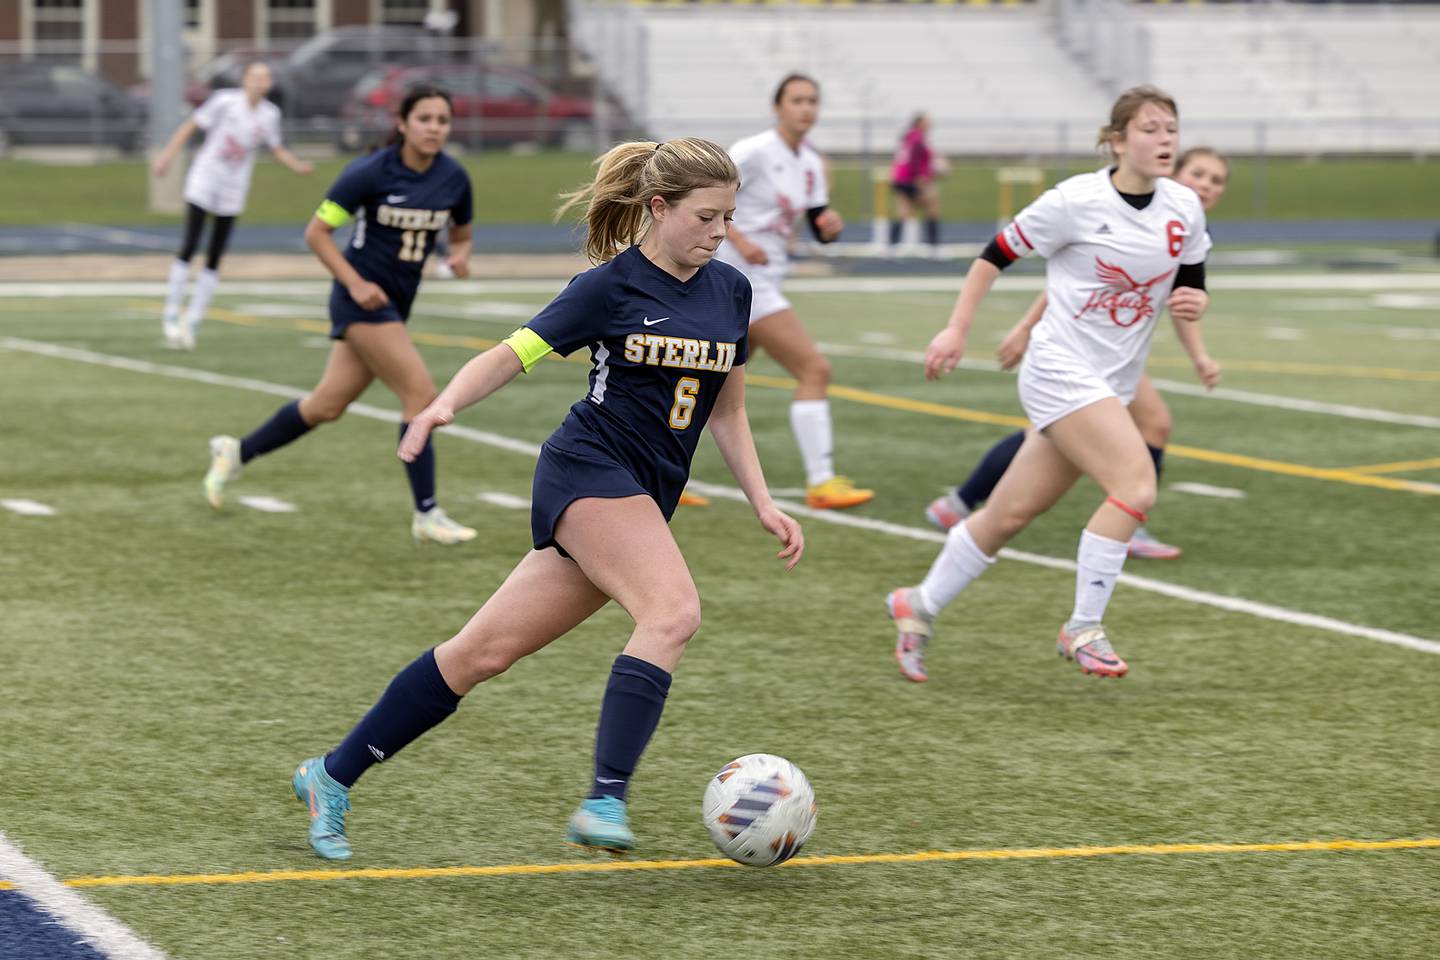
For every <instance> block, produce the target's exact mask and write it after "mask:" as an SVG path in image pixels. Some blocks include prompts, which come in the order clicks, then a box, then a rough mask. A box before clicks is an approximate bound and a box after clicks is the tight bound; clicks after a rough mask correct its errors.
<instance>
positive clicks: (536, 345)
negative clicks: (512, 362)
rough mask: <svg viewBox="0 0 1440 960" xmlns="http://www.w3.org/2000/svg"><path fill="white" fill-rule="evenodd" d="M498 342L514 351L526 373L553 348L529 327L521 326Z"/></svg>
mask: <svg viewBox="0 0 1440 960" xmlns="http://www.w3.org/2000/svg"><path fill="white" fill-rule="evenodd" d="M500 342H501V343H503V344H505V346H507V347H509V348H510V349H511V350H514V351H515V356H517V357H519V358H520V366H522V367H524V368H525V372H526V373H529V372H530V368H531V367H533V366H535V364H537V363H539V362H540V361H541V360H543V359H545V355H546V354H547V353H550V352H551V351H553V350H554V349H555V348H554V347H552V346H550V344H548V343H546V342H545V341H544V340H542V339H541V338H540V334H538V333H536V332H535V331H534V330H531V329H530V328H529V327H521V328H520V329H519V330H516V331H515V332H514V333H512V334H510V336H508V337H506V338H505V339H504V340H502V341H500Z"/></svg>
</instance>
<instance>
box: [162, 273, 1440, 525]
mask: <svg viewBox="0 0 1440 960" xmlns="http://www.w3.org/2000/svg"><path fill="white" fill-rule="evenodd" d="M137 304H141V305H145V306H155V305H156V304H155V303H153V302H151V301H137ZM210 313H211V315H212V316H214V317H216V318H217V319H219V320H222V321H224V322H226V323H237V324H242V325H244V326H252V327H253V326H263V327H278V328H282V329H283V328H287V327H289V328H294V329H298V330H306V331H312V332H319V333H326V332H328V331H329V330H330V326H329V324H325V323H321V322H319V321H316V320H271V319H269V318H265V317H255V316H251V315H250V314H246V313H238V312H236V311H234V310H226V309H223V308H211V311H210ZM411 337H412V338H413V339H414V340H415V341H416V342H417V343H424V344H429V345H432V346H439V347H468V348H470V349H472V350H488V349H489V348H490V347H493V346H495V344H496V343H498V342H499V341H496V340H486V339H484V338H481V337H460V336H452V335H449V334H443V333H425V332H422V331H415V332H412V333H411ZM549 358H550V359H568V360H569V361H570V362H572V363H583V364H586V365H587V366H588V365H589V363H590V361H589V360H588V359H586V358H584V357H582V356H581V355H580V354H578V353H575V354H571V356H570V357H569V358H561V357H556V356H555V355H554V354H550V355H549ZM745 382H746V383H747V384H754V385H755V386H759V387H768V388H771V389H775V390H794V389H795V381H794V380H791V379H790V378H788V377H771V376H766V375H764V374H758V373H748V372H747V373H746V375H745ZM830 396H832V397H837V398H839V399H841V400H850V401H852V402H854V403H863V404H866V405H868V406H873V407H885V408H887V409H890V410H903V411H906V412H909V413H922V414H926V415H928V416H932V417H945V418H947V419H951V420H966V421H969V422H971V423H984V424H989V425H992V426H1007V427H1024V426H1026V425H1027V423H1028V421H1027V420H1025V418H1024V417H1016V416H1010V415H1006V414H1001V413H988V412H986V411H984V410H972V409H970V408H968V407H955V406H951V405H949V404H944V403H934V402H931V401H929V400H912V399H911V398H909V397H897V396H894V395H892V394H888V393H876V392H875V391H873V390H861V389H858V388H856V387H843V386H836V385H834V384H831V386H830ZM1165 452H1166V453H1167V454H1168V455H1170V456H1172V457H1180V458H1181V459H1187V460H1201V461H1204V462H1206V463H1219V464H1224V465H1226V466H1231V467H1240V468H1242V469H1246V470H1256V471H1259V472H1261V473H1275V474H1280V475H1282V476H1289V477H1305V478H1307V479H1311V480H1329V481H1332V482H1335V483H1345V484H1350V485H1352V486H1358V487H1375V488H1378V489H1381V490H1400V491H1405V492H1407V493H1420V494H1425V495H1427V496H1436V495H1440V490H1437V489H1436V488H1435V485H1433V484H1426V483H1420V482H1417V481H1414V480H1397V479H1395V478H1393V477H1377V476H1370V475H1369V474H1368V473H1366V472H1362V471H1361V470H1353V469H1345V468H1330V467H1308V466H1305V465H1303V464H1298V463H1286V462H1285V461H1283V460H1267V459H1264V458H1262V457H1250V456H1245V455H1244V454H1238V453H1223V452H1221V451H1219V450H1206V449H1203V448H1201V447H1187V446H1182V445H1179V444H1171V445H1170V446H1168V447H1166V448H1165Z"/></svg>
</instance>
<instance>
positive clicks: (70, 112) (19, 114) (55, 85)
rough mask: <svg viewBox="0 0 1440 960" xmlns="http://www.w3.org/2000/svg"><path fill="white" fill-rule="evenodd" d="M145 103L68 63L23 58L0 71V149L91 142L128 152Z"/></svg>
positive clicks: (136, 143) (140, 135) (140, 137)
mask: <svg viewBox="0 0 1440 960" xmlns="http://www.w3.org/2000/svg"><path fill="white" fill-rule="evenodd" d="M145 118H146V106H145V104H144V102H143V101H140V100H137V99H135V98H133V97H131V96H129V95H127V94H126V93H125V92H124V91H123V90H121V89H120V88H118V87H116V86H114V85H112V84H110V83H108V82H106V81H105V80H102V79H101V78H100V77H98V76H96V75H95V74H93V73H86V72H85V71H84V70H82V69H80V68H79V67H77V66H75V65H74V64H69V63H56V62H54V61H48V60H28V61H23V62H20V63H13V64H10V65H9V66H8V67H6V68H5V69H3V70H0V153H3V152H4V151H5V150H7V149H8V148H9V147H10V146H11V145H13V144H18V143H46V144H51V143H53V144H85V143H89V144H95V145H96V146H111V147H118V148H120V149H121V150H123V151H125V152H126V153H130V152H133V151H134V150H136V149H138V148H139V147H140V146H141V145H142V144H143V143H144V142H145Z"/></svg>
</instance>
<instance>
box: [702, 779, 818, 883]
mask: <svg viewBox="0 0 1440 960" xmlns="http://www.w3.org/2000/svg"><path fill="white" fill-rule="evenodd" d="M815 810H816V808H815V791H814V790H813V789H811V787H810V781H809V780H807V779H805V774H803V773H801V772H800V768H799V767H797V766H795V764H793V763H791V762H790V761H789V760H786V759H785V758H784V757H777V756H774V755H773V754H769V753H751V754H747V755H746V756H743V757H741V758H740V759H738V760H732V761H731V762H730V763H727V764H725V766H723V767H721V768H720V772H719V773H717V774H715V776H713V777H711V778H710V783H709V784H707V785H706V787H705V801H704V805H703V812H704V817H705V827H706V829H707V830H709V831H710V838H711V839H712V840H714V841H715V846H717V847H719V848H720V852H721V853H723V854H725V856H727V857H729V858H730V859H732V860H735V861H738V862H739V863H743V864H746V865H748V866H752V867H769V866H774V865H775V864H777V863H784V862H785V861H786V860H789V859H790V858H791V857H793V856H795V854H796V853H798V852H799V850H800V848H801V847H803V846H804V845H805V841H806V840H808V839H810V834H811V832H812V831H813V830H814V829H815Z"/></svg>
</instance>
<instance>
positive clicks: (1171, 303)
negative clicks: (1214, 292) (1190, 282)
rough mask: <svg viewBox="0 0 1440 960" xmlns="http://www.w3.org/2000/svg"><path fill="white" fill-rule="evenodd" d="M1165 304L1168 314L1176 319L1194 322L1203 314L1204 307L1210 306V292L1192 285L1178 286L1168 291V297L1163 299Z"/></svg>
mask: <svg viewBox="0 0 1440 960" xmlns="http://www.w3.org/2000/svg"><path fill="white" fill-rule="evenodd" d="M1165 306H1167V307H1169V308H1170V316H1172V317H1174V318H1175V319H1176V320H1185V321H1188V322H1190V323H1194V322H1195V321H1196V320H1199V319H1200V318H1201V317H1203V316H1204V315H1205V308H1206V307H1208V306H1210V294H1208V293H1206V292H1205V291H1204V290H1196V289H1195V288H1194V287H1179V288H1177V289H1175V290H1172V291H1170V299H1169V300H1167V301H1165Z"/></svg>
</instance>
